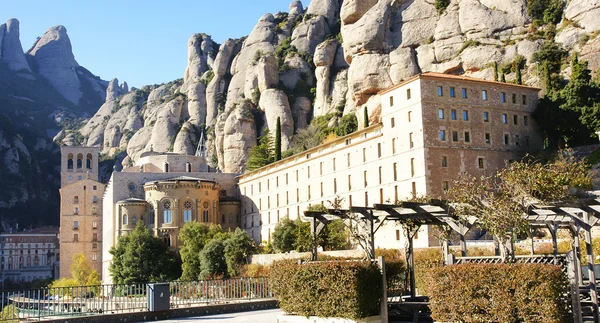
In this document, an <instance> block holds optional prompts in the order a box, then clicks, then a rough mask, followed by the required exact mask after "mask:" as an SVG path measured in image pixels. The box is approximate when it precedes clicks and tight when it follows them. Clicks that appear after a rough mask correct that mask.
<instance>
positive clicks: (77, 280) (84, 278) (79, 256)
mask: <svg viewBox="0 0 600 323" xmlns="http://www.w3.org/2000/svg"><path fill="white" fill-rule="evenodd" d="M69 272H70V273H71V278H61V279H58V280H55V281H53V282H51V283H50V284H49V285H48V288H57V287H80V286H96V285H100V274H99V273H98V272H97V271H96V270H95V269H92V265H91V263H90V261H89V260H88V259H87V258H86V257H85V255H84V254H83V253H76V254H74V255H73V263H72V264H71V266H69Z"/></svg>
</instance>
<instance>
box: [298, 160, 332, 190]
mask: <svg viewBox="0 0 600 323" xmlns="http://www.w3.org/2000/svg"><path fill="white" fill-rule="evenodd" d="M331 165H332V167H333V171H334V172H335V158H333V160H332V161H331ZM286 184H287V183H286Z"/></svg>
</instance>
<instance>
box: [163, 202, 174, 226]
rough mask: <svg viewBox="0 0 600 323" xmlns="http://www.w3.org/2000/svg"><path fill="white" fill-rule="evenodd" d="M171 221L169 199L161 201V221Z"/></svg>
mask: <svg viewBox="0 0 600 323" xmlns="http://www.w3.org/2000/svg"><path fill="white" fill-rule="evenodd" d="M171 222H173V210H171V201H165V202H164V203H163V223H171Z"/></svg>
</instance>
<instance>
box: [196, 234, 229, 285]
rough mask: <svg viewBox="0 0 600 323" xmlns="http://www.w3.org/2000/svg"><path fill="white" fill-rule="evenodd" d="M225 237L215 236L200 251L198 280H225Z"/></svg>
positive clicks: (226, 275) (226, 274)
mask: <svg viewBox="0 0 600 323" xmlns="http://www.w3.org/2000/svg"><path fill="white" fill-rule="evenodd" d="M225 240H226V238H225V236H223V235H217V236H216V237H214V238H213V239H211V240H210V241H209V242H208V243H207V244H206V246H204V248H203V249H202V251H200V274H199V278H200V279H211V278H221V277H224V278H227V277H228V273H227V260H226V259H225V246H226V243H225Z"/></svg>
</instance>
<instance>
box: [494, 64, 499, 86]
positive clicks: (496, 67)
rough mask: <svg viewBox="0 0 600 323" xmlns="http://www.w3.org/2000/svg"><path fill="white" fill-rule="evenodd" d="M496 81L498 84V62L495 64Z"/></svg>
mask: <svg viewBox="0 0 600 323" xmlns="http://www.w3.org/2000/svg"><path fill="white" fill-rule="evenodd" d="M494 81H496V82H498V62H494Z"/></svg>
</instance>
